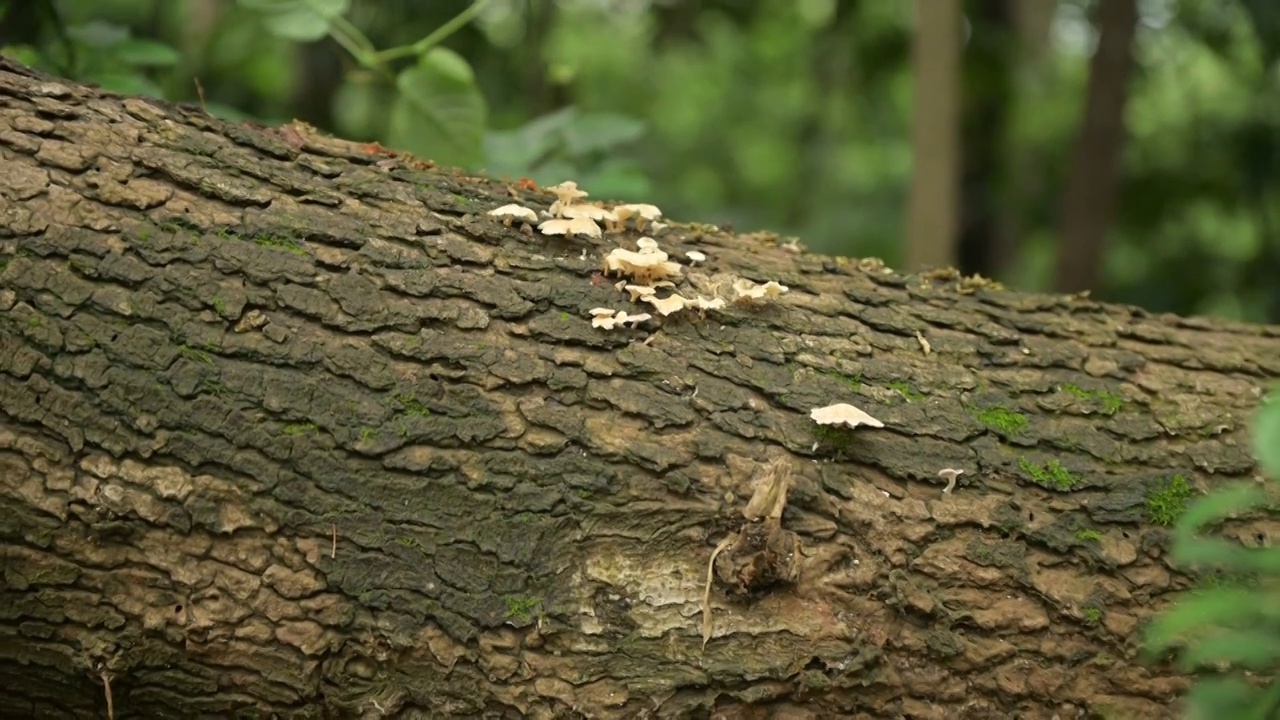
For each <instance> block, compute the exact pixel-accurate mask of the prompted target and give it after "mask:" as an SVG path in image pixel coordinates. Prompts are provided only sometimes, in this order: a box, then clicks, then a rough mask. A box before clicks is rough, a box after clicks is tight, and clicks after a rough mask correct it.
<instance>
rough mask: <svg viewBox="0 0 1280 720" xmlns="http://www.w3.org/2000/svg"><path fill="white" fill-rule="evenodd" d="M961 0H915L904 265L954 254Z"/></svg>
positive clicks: (945, 260) (939, 263)
mask: <svg viewBox="0 0 1280 720" xmlns="http://www.w3.org/2000/svg"><path fill="white" fill-rule="evenodd" d="M961 5H962V2H961V0H916V3H915V16H916V32H915V35H914V37H913V38H912V40H911V70H912V76H913V79H914V81H915V90H914V91H913V92H914V105H915V107H914V108H913V109H912V111H911V116H912V121H911V124H912V128H911V149H912V153H913V160H912V170H911V195H910V198H909V200H908V203H907V251H906V262H905V263H904V265H905V266H906V267H905V269H906V270H908V271H911V272H916V271H919V270H922V269H925V268H930V267H934V268H939V267H952V266H954V265H955V264H956V262H957V261H958V259H959V253H958V251H957V249H958V243H959V234H958V233H959V225H960V36H961V33H962V32H963V28H962V27H961V21H962V19H963V13H962V12H961Z"/></svg>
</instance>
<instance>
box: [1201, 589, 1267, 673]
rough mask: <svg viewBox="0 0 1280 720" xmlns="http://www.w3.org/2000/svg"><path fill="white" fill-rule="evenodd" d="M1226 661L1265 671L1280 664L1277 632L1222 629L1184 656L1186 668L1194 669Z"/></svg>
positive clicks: (1209, 666)
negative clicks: (1275, 634)
mask: <svg viewBox="0 0 1280 720" xmlns="http://www.w3.org/2000/svg"><path fill="white" fill-rule="evenodd" d="M1260 599H1261V598H1255V600H1260ZM1223 662H1225V663H1230V666H1231V667H1232V668H1236V669H1241V670H1254V671H1258V672H1263V671H1266V670H1268V669H1270V668H1272V667H1276V666H1280V644H1277V643H1276V638H1275V637H1274V636H1271V635H1268V634H1267V633H1265V632H1259V631H1258V630H1257V629H1254V628H1250V629H1245V630H1221V631H1218V632H1215V633H1214V634H1212V635H1211V636H1209V637H1206V638H1202V639H1201V640H1200V641H1198V642H1196V643H1195V644H1194V645H1193V646H1192V647H1191V648H1189V649H1188V650H1187V651H1186V653H1185V654H1183V656H1182V669H1183V670H1184V671H1186V672H1194V671H1195V670H1198V669H1200V668H1213V667H1215V666H1217V664H1218V663H1223Z"/></svg>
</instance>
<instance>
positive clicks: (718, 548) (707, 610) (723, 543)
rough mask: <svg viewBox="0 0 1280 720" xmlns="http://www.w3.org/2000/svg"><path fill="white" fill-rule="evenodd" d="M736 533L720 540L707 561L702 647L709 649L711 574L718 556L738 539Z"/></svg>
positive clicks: (703, 598) (703, 599)
mask: <svg viewBox="0 0 1280 720" xmlns="http://www.w3.org/2000/svg"><path fill="white" fill-rule="evenodd" d="M736 537H737V536H736V535H730V536H729V537H727V538H725V539H723V540H721V541H720V544H719V545H716V549H715V550H712V551H711V559H710V560H708V561H707V584H706V587H704V588H703V589H702V649H703V650H706V649H707V641H708V640H710V639H711V574H712V573H713V572H715V567H716V556H717V555H719V554H720V553H722V552H724V549H725V548H727V547H729V545H730V544H731V543H733V541H734V540H735V539H736Z"/></svg>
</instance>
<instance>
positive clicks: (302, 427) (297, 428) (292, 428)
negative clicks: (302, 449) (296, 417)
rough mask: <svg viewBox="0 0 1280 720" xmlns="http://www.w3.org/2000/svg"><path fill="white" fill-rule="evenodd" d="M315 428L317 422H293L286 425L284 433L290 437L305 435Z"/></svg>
mask: <svg viewBox="0 0 1280 720" xmlns="http://www.w3.org/2000/svg"><path fill="white" fill-rule="evenodd" d="M315 429H316V424H315V423H293V424H291V425H285V426H284V434H285V435H288V436H290V437H296V436H298V435H305V434H307V433H309V432H311V431H312V430H315Z"/></svg>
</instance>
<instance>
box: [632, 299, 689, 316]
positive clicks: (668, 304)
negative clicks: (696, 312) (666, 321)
mask: <svg viewBox="0 0 1280 720" xmlns="http://www.w3.org/2000/svg"><path fill="white" fill-rule="evenodd" d="M641 299H642V300H644V301H645V302H647V303H649V304H650V305H652V306H653V307H654V309H655V310H657V311H658V313H659V314H661V315H662V316H663V317H666V316H667V315H670V314H672V313H677V312H680V311H681V310H683V309H684V306H685V305H687V304H688V300H686V299H685V298H683V297H681V296H679V295H672V296H671V297H665V298H660V297H658V296H657V295H648V296H646V297H644V298H641Z"/></svg>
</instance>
